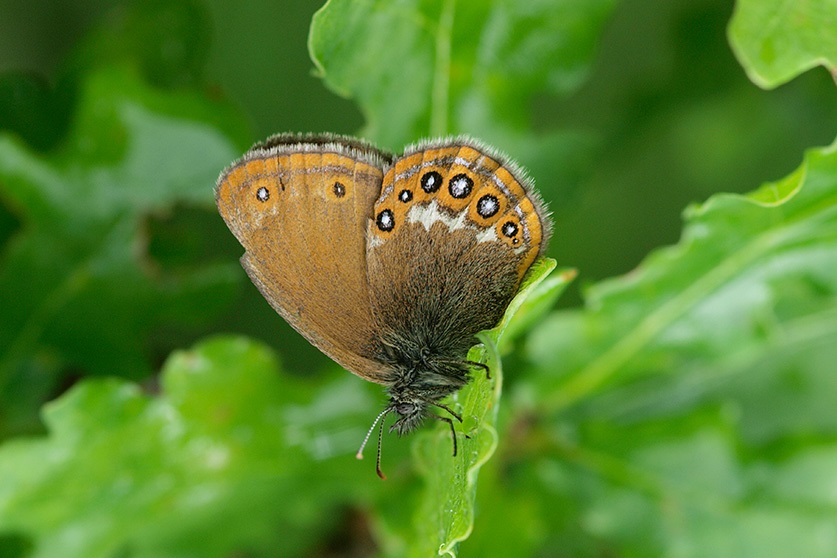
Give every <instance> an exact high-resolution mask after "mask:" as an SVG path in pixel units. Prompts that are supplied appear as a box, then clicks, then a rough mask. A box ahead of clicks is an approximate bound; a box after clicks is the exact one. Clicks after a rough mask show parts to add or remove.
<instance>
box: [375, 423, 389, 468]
mask: <svg viewBox="0 0 837 558" xmlns="http://www.w3.org/2000/svg"><path fill="white" fill-rule="evenodd" d="M383 441H384V421H381V429H380V430H378V459H377V460H376V461H375V472H376V473H378V476H379V477H380V478H381V480H387V476H386V475H385V474H384V472H383V471H381V442H383Z"/></svg>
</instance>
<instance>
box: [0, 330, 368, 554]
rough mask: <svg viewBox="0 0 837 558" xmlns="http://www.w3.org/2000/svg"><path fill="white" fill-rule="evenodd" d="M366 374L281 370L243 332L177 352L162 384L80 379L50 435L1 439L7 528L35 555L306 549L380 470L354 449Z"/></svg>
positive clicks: (54, 411)
mask: <svg viewBox="0 0 837 558" xmlns="http://www.w3.org/2000/svg"><path fill="white" fill-rule="evenodd" d="M361 384H362V382H359V381H357V379H355V378H351V377H350V376H349V375H348V374H343V373H341V374H340V376H339V378H338V379H335V380H333V381H332V382H331V383H330V384H329V385H326V386H324V387H323V386H319V388H318V386H316V385H315V384H313V383H310V382H309V383H304V382H301V381H299V380H294V379H293V378H290V377H288V376H283V377H281V378H280V376H279V374H278V369H277V363H276V360H275V357H274V356H273V355H272V353H270V352H269V351H268V350H267V349H266V348H265V347H263V346H261V345H258V344H255V343H253V342H251V341H248V340H245V339H243V338H217V339H213V340H209V341H206V342H204V343H202V344H200V345H198V346H197V347H195V348H194V349H191V350H188V351H182V352H178V353H175V354H174V355H172V357H171V358H170V359H169V360H168V362H167V363H166V365H165V367H164V370H163V373H162V391H161V393H160V395H159V396H156V397H151V396H149V395H146V394H143V393H142V392H141V391H140V389H139V388H138V386H136V385H135V384H131V383H128V382H126V381H124V380H117V379H100V380H87V381H84V382H82V383H80V384H79V385H77V386H75V387H74V388H73V389H72V390H70V391H69V392H68V393H67V394H65V395H64V396H62V397H61V398H60V399H59V400H57V401H55V402H53V403H51V404H49V405H48V406H47V407H46V408H45V411H44V421H45V423H46V425H47V428H48V430H49V436H48V437H46V438H42V439H30V440H24V439H16V440H14V441H9V442H6V443H5V444H4V445H3V446H2V447H0V533H8V532H12V533H17V534H19V535H21V534H22V535H25V536H26V537H28V538H30V539H31V540H32V542H33V546H34V549H35V550H34V552H33V553H32V554H31V558H41V557H43V558H52V557H55V556H62V557H66V558H74V557H79V558H81V557H83V558H96V557H107V556H114V555H123V554H124V555H131V556H135V557H137V558H140V557H153V556H185V555H189V556H207V557H213V556H223V555H229V554H230V553H232V552H233V551H236V550H239V549H242V548H249V549H252V550H253V551H257V552H258V555H270V556H296V555H300V554H301V553H302V552H303V550H304V549H306V548H308V547H309V546H311V545H313V544H316V542H317V541H318V540H320V538H321V533H318V532H317V529H314V527H315V526H323V525H325V524H327V523H328V522H329V517H330V516H333V515H334V508H335V507H336V506H337V503H338V502H341V501H344V500H347V499H349V497H350V496H351V498H352V499H353V500H355V501H358V500H362V499H363V498H368V497H369V496H370V495H374V494H375V493H376V491H377V490H379V489H378V485H381V484H382V483H380V482H379V481H378V480H377V478H375V477H374V475H372V474H370V473H371V472H370V471H369V470H368V468H366V467H361V464H359V463H357V462H356V461H355V460H354V459H353V458H352V457H351V456H352V455H353V453H354V450H355V449H356V444H357V442H358V441H359V440H360V437H361V435H362V433H363V429H362V426H359V425H360V424H361V422H360V421H361V420H363V421H365V418H366V417H365V414H366V413H367V412H368V408H369V407H370V405H371V404H372V403H373V402H372V400H371V399H372V398H370V397H369V395H368V393H367V392H366V391H365V390H364V389H363V388H362V386H361ZM361 413H363V416H361ZM355 424H356V425H355ZM335 457H336V458H335ZM373 479H374V480H373Z"/></svg>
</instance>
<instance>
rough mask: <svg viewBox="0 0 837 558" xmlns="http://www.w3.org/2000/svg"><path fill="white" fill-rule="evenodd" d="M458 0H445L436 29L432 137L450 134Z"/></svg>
mask: <svg viewBox="0 0 837 558" xmlns="http://www.w3.org/2000/svg"><path fill="white" fill-rule="evenodd" d="M455 7H456V0H443V2H442V12H441V14H440V15H439V24H438V26H437V27H436V61H435V62H436V63H435V65H434V66H435V71H434V72H433V91H432V93H431V95H432V98H431V106H430V135H431V136H444V135H446V134H447V133H448V103H449V102H450V98H449V96H450V60H451V35H452V34H453V16H454V12H455Z"/></svg>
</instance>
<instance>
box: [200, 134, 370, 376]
mask: <svg viewBox="0 0 837 558" xmlns="http://www.w3.org/2000/svg"><path fill="white" fill-rule="evenodd" d="M276 143H277V144H274V145H269V146H267V147H258V146H257V147H256V148H254V149H253V150H252V151H250V152H248V153H247V154H246V155H245V156H244V157H243V158H242V159H241V160H239V161H237V162H236V163H234V164H233V165H232V166H231V167H230V168H229V169H227V171H226V172H225V173H224V174H222V176H221V177H220V178H219V181H218V186H217V189H216V198H217V204H218V208H219V211H220V213H221V215H222V217H223V218H224V220H225V221H226V222H227V225H228V226H229V228H230V230H231V231H232V232H233V233H234V234H235V236H236V237H237V238H238V240H239V241H240V242H241V244H242V245H243V246H244V248H245V250H246V252H245V255H244V256H243V257H242V264H243V265H244V268H245V269H246V270H247V273H248V275H249V276H250V278H251V279H252V280H253V282H254V283H255V284H256V286H257V287H258V288H259V290H260V291H261V293H262V294H263V295H264V297H265V298H266V299H267V300H268V301H269V302H270V303H271V305H272V306H273V307H274V308H275V309H276V311H277V312H279V314H281V315H282V317H283V318H285V320H287V321H288V323H290V324H291V325H292V326H293V327H294V328H295V329H296V330H297V331H299V332H300V333H301V334H302V335H303V336H305V337H306V338H307V339H308V340H309V341H310V342H311V343H312V344H314V345H315V346H316V347H318V348H319V349H320V350H322V351H323V352H324V353H326V354H327V355H328V356H330V357H331V358H333V359H334V360H335V361H336V362H338V363H339V364H341V365H342V366H343V367H345V368H346V369H348V370H349V371H351V372H353V373H355V374H357V375H359V376H361V377H363V378H365V379H367V380H371V381H375V382H380V383H384V382H386V373H387V370H386V367H385V365H384V364H382V363H380V362H377V361H375V360H373V358H374V355H372V354H371V352H370V351H371V350H372V346H373V343H372V339H373V338H374V335H375V331H374V323H373V320H372V317H371V305H370V301H369V285H368V281H367V276H366V266H365V264H364V263H363V262H365V245H366V242H365V232H366V227H367V223H368V221H369V220H370V217H371V212H372V206H373V204H374V202H375V200H376V198H377V197H378V196H379V195H380V190H381V181H382V176H383V172H382V169H381V165H382V164H383V163H381V162H379V161H378V160H377V159H376V157H375V156H374V155H375V154H365V153H362V152H359V151H358V150H357V149H353V148H347V147H341V146H339V145H333V144H326V145H316V149H312V148H311V144H304V143H296V144H295V143H283V142H276Z"/></svg>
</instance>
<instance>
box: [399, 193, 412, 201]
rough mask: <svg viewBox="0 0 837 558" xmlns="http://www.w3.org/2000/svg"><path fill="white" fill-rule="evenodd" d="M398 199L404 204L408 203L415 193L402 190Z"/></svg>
mask: <svg viewBox="0 0 837 558" xmlns="http://www.w3.org/2000/svg"><path fill="white" fill-rule="evenodd" d="M398 199H399V200H400V201H402V202H404V203H407V202H408V201H410V200H411V199H413V193H412V192H411V191H409V190H401V192H400V193H399V194H398Z"/></svg>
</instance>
